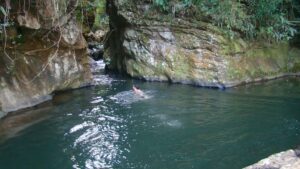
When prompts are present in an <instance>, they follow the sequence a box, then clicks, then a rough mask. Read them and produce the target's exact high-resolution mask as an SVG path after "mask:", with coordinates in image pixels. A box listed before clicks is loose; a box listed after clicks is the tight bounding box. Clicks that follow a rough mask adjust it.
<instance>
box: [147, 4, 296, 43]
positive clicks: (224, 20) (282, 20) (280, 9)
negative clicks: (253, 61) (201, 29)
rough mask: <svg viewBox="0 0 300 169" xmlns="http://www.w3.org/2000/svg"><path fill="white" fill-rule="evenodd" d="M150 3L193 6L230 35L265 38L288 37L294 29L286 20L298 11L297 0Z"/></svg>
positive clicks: (164, 7)
mask: <svg viewBox="0 0 300 169" xmlns="http://www.w3.org/2000/svg"><path fill="white" fill-rule="evenodd" d="M153 3H154V5H155V6H157V7H159V8H160V9H161V10H163V11H167V12H169V13H172V12H173V13H174V9H176V7H178V6H183V8H180V9H181V10H182V9H183V10H185V11H186V12H188V11H189V10H190V8H191V7H196V8H197V9H198V10H199V12H198V13H201V14H202V15H204V16H206V17H208V18H210V21H211V22H212V23H213V24H215V25H217V26H219V27H221V28H222V29H223V30H224V31H225V32H226V33H227V34H228V35H229V37H231V38H233V37H234V36H236V35H237V34H239V35H241V36H243V37H247V38H249V39H254V38H262V39H266V40H269V41H283V40H289V39H291V38H292V37H293V36H294V35H295V33H296V32H297V31H296V29H295V28H294V27H293V25H292V24H291V22H290V21H289V20H290V19H294V18H295V17H297V15H299V13H300V2H299V1H298V0H222V1H221V0H154V1H153ZM174 16H175V15H174ZM299 17H300V16H299Z"/></svg>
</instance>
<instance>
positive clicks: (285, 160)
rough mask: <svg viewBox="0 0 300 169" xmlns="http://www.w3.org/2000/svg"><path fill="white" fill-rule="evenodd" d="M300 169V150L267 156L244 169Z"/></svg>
mask: <svg viewBox="0 0 300 169" xmlns="http://www.w3.org/2000/svg"><path fill="white" fill-rule="evenodd" d="M297 168H300V150H299V149H296V150H288V151H284V152H281V153H278V154H274V155H271V156H269V157H268V158H266V159H263V160H261V161H259V162H258V163H256V164H253V165H251V166H248V167H246V168H244V169H297Z"/></svg>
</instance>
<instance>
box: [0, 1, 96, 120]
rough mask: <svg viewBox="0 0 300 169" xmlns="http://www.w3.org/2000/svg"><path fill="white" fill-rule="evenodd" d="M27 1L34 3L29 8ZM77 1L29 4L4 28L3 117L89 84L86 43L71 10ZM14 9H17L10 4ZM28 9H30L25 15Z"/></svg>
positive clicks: (0, 68) (0, 58)
mask: <svg viewBox="0 0 300 169" xmlns="http://www.w3.org/2000/svg"><path fill="white" fill-rule="evenodd" d="M29 2H32V3H31V4H30V3H29ZM76 4H77V2H76V1H74V0H72V1H67V0H64V1H56V0H55V1H28V3H27V5H29V6H30V7H29V6H26V7H24V9H23V6H22V9H18V8H19V7H18V6H12V7H11V10H12V11H13V10H22V11H23V10H25V9H26V10H25V11H23V12H22V13H17V15H16V16H13V14H12V16H11V18H15V19H16V20H15V26H10V27H6V30H5V31H6V34H7V35H6V37H4V36H5V34H2V37H4V38H3V39H4V40H3V41H2V42H1V45H2V46H4V48H1V49H0V117H2V116H4V115H5V114H6V113H7V112H10V111H15V110H19V109H22V108H25V107H30V106H34V105H36V104H38V103H41V102H43V101H46V100H49V99H51V97H52V94H53V93H54V92H55V91H59V90H66V89H73V88H78V87H81V86H85V85H88V84H89V83H90V82H91V72H90V69H89V63H88V55H87V51H86V46H87V45H86V41H85V39H84V38H83V36H82V33H81V29H80V27H79V26H78V25H77V23H76V20H75V18H74V17H72V16H74V14H73V13H72V11H74V10H73V9H74V8H75V6H76ZM11 5H13V4H11ZM27 9H30V10H27Z"/></svg>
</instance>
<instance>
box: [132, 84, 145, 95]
mask: <svg viewBox="0 0 300 169" xmlns="http://www.w3.org/2000/svg"><path fill="white" fill-rule="evenodd" d="M132 90H133V92H134V94H136V95H139V96H141V97H146V95H145V93H144V92H143V91H142V90H141V89H140V88H139V87H137V86H134V85H133V86H132Z"/></svg>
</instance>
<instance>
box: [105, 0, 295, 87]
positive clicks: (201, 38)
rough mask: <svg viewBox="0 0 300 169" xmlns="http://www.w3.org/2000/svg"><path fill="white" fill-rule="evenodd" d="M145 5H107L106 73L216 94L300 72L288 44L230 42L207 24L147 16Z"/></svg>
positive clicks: (117, 0)
mask: <svg viewBox="0 0 300 169" xmlns="http://www.w3.org/2000/svg"><path fill="white" fill-rule="evenodd" d="M147 5H149V4H147V2H136V3H135V2H134V1H126V2H125V1H122V0H116V1H113V2H112V1H111V5H110V21H111V24H110V25H111V29H112V30H111V32H110V39H109V41H108V43H107V45H106V46H107V48H106V51H105V53H104V58H105V60H106V63H107V64H108V68H110V69H116V70H119V71H120V72H125V73H127V74H129V75H130V76H132V77H134V78H140V79H145V80H149V81H169V82H172V83H184V84H194V85H199V86H210V87H219V88H224V87H232V86H235V85H239V84H242V83H248V82H253V81H259V80H264V79H272V78H277V77H280V76H285V75H298V74H299V72H300V67H299V64H300V57H299V53H300V51H299V49H295V48H291V47H290V46H289V45H288V44H286V43H281V44H268V43H263V42H246V41H244V40H243V39H241V38H238V37H237V38H235V39H233V40H231V39H229V38H227V36H226V35H225V34H224V33H222V31H220V30H219V29H218V28H217V27H215V26H213V25H211V24H209V23H205V22H203V21H201V20H197V19H196V18H186V17H181V18H176V17H173V18H170V16H169V15H164V14H162V13H160V14H159V15H157V14H155V13H154V12H153V11H151V10H150V9H149V10H147V11H145V10H144V9H145V8H144V7H143V6H147ZM151 12H152V13H151Z"/></svg>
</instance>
